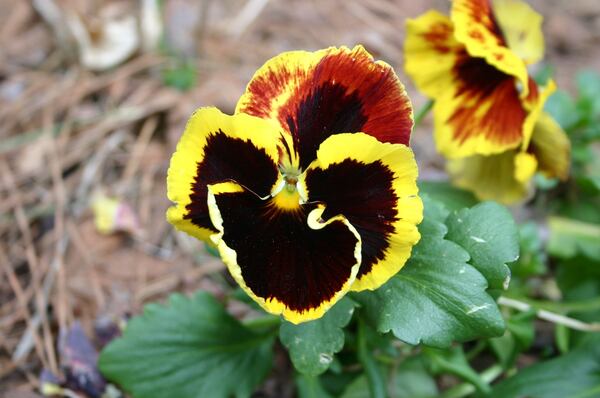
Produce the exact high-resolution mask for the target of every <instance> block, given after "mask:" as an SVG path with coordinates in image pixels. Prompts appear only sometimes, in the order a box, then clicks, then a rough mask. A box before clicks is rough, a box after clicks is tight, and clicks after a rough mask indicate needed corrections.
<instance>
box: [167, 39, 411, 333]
mask: <svg viewBox="0 0 600 398" xmlns="http://www.w3.org/2000/svg"><path fill="white" fill-rule="evenodd" d="M412 124H413V120H412V108H411V104H410V101H409V99H408V97H407V95H406V93H405V91H404V88H403V86H402V85H401V83H400V82H399V80H398V78H397V76H396V75H395V73H394V71H393V70H392V68H391V67H390V66H389V65H387V64H385V63H383V62H381V61H377V62H375V61H374V60H373V58H372V57H371V56H370V54H369V53H367V52H366V51H365V49H364V48H363V47H361V46H357V47H355V48H354V49H352V50H350V49H348V48H345V47H342V48H328V49H325V50H321V51H317V52H304V51H293V52H287V53H283V54H280V55H279V56H276V57H275V58H273V59H271V60H269V61H268V62H267V63H266V64H265V65H264V66H262V67H261V68H260V69H259V70H258V71H257V72H256V74H255V75H254V77H253V78H252V80H251V81H250V83H249V84H248V87H247V89H246V92H245V93H244V95H243V96H242V97H241V98H240V100H239V102H238V104H237V108H236V112H235V114H234V115H233V116H229V115H226V114H223V113H221V112H220V111H219V110H217V109H216V108H201V109H199V110H197V111H196V112H195V113H194V114H193V115H192V117H191V118H190V120H189V122H188V124H187V127H186V129H185V132H184V134H183V136H182V138H181V140H180V142H179V144H178V145H177V149H176V152H175V154H174V155H173V157H172V159H171V165H170V167H169V172H168V181H167V185H168V196H169V199H170V200H171V201H173V202H175V203H176V204H175V205H174V206H173V207H171V208H170V209H169V211H168V213H167V218H168V220H169V221H170V222H171V223H173V224H174V225H175V227H177V228H178V229H180V230H183V231H185V232H187V233H189V234H191V235H193V236H195V237H197V238H199V239H203V240H209V239H210V240H211V241H212V242H214V243H215V244H216V246H217V248H218V250H219V253H220V255H221V257H222V259H223V261H224V262H225V264H226V265H227V267H228V269H229V271H230V272H231V275H232V276H233V277H234V279H235V280H236V281H237V283H238V284H239V285H240V286H241V287H242V288H243V289H244V290H245V291H246V292H247V293H248V294H249V295H250V297H252V298H253V299H254V300H255V301H256V302H257V303H258V304H260V305H261V306H262V307H263V308H264V309H265V310H267V311H268V312H271V313H274V314H282V315H283V316H284V317H285V318H286V319H287V320H289V321H291V322H294V323H299V322H304V321H308V320H311V319H315V318H319V317H320V316H322V315H323V314H324V312H325V311H326V310H327V309H328V308H330V307H331V306H332V305H333V304H334V303H335V302H336V301H337V300H339V299H340V298H341V297H342V296H343V295H344V294H345V293H346V292H348V291H349V290H364V289H375V288H377V287H379V286H380V285H382V284H383V283H385V282H386V281H387V280H388V279H389V278H390V277H391V276H392V275H394V274H395V273H397V272H398V271H399V270H400V268H401V267H402V266H403V265H404V263H405V262H406V260H407V259H408V257H409V256H410V253H411V249H412V246H414V245H415V243H416V242H417V241H418V240H419V238H420V235H419V233H418V231H417V227H416V225H417V224H418V223H419V222H420V221H421V219H422V203H421V200H420V198H419V197H418V195H417V193H418V191H417V186H416V178H417V166H416V163H415V160H414V157H413V154H412V151H411V150H410V149H409V148H408V143H409V138H410V133H411V129H412Z"/></svg>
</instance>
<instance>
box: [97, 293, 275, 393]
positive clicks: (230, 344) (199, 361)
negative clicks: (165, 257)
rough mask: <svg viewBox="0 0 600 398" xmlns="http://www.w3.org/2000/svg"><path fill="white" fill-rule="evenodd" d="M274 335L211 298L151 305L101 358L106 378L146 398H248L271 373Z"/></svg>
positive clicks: (179, 297)
mask: <svg viewBox="0 0 600 398" xmlns="http://www.w3.org/2000/svg"><path fill="white" fill-rule="evenodd" d="M273 340H274V338H273V335H272V334H259V333H255V332H253V331H251V330H249V329H248V328H246V327H244V326H243V325H242V324H241V323H240V322H238V321H237V320H236V319H234V318H233V317H231V316H230V315H229V314H227V312H226V311H225V309H224V308H223V306H222V305H221V304H220V303H219V302H217V301H216V300H215V299H214V298H213V297H212V296H210V295H209V294H207V293H205V292H200V293H198V294H196V295H195V296H194V297H193V298H187V297H184V296H182V295H180V294H174V295H172V296H171V297H170V298H169V304H168V305H167V306H163V305H156V304H150V305H147V306H146V307H145V309H144V313H143V315H141V316H138V317H134V318H133V319H132V320H131V321H129V323H128V324H127V328H126V329H125V332H124V334H123V336H122V337H120V338H118V339H116V340H115V341H113V342H111V343H110V344H109V345H108V346H107V347H106V348H105V349H104V350H103V351H102V353H101V355H100V359H99V367H100V370H101V371H102V373H103V374H104V376H105V377H106V378H107V379H108V380H110V381H112V382H115V383H117V384H119V385H121V386H122V387H123V388H124V389H125V390H126V391H128V392H129V393H131V395H132V396H133V397H140V398H141V397H143V398H162V397H179V398H201V397H211V398H220V397H223V398H228V397H231V396H235V397H248V396H250V394H251V393H252V392H253V391H254V390H255V389H256V388H257V386H258V385H259V384H260V383H261V382H262V380H263V379H264V378H265V377H266V375H267V374H268V373H269V371H270V369H271V366H272V361H273Z"/></svg>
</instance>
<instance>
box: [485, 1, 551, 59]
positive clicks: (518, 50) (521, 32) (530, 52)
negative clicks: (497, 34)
mask: <svg viewBox="0 0 600 398" xmlns="http://www.w3.org/2000/svg"><path fill="white" fill-rule="evenodd" d="M493 8H494V14H495V15H496V19H497V21H498V25H500V28H501V29H502V32H503V33H504V37H505V38H506V41H507V43H508V47H509V48H510V49H511V50H512V51H513V52H514V53H515V54H517V55H518V56H519V57H520V58H521V59H522V60H523V61H525V63H526V64H533V63H536V62H538V61H539V60H541V59H542V58H543V57H544V35H543V34H542V20H543V18H542V16H541V15H540V14H538V13H537V12H535V11H534V10H533V9H532V8H531V7H530V6H529V5H528V4H527V3H525V2H523V1H520V0H494V3H493Z"/></svg>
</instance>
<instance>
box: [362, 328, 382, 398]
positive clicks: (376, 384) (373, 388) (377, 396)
mask: <svg viewBox="0 0 600 398" xmlns="http://www.w3.org/2000/svg"><path fill="white" fill-rule="evenodd" d="M357 349H358V359H359V360H360V362H361V363H362V365H363V366H364V368H365V373H366V375H367V380H368V382H369V391H370V392H371V397H373V398H385V397H386V396H387V394H386V388H385V381H384V380H383V375H382V374H381V369H380V368H379V367H378V366H377V363H376V362H375V359H374V358H373V356H372V353H371V352H370V351H369V348H368V346H367V337H366V325H365V321H364V320H363V319H361V318H360V317H359V318H358V336H357Z"/></svg>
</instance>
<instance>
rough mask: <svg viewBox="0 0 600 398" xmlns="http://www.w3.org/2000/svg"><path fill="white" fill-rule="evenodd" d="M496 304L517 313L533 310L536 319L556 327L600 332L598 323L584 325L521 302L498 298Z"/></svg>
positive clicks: (575, 320) (576, 320)
mask: <svg viewBox="0 0 600 398" xmlns="http://www.w3.org/2000/svg"><path fill="white" fill-rule="evenodd" d="M498 304H500V305H503V306H505V307H510V308H514V309H516V310H519V311H529V310H531V309H534V310H535V311H536V315H537V317H538V318H540V319H543V320H545V321H548V322H552V323H555V324H557V325H563V326H566V327H568V328H571V329H575V330H579V331H582V332H600V323H597V322H594V323H585V322H582V321H580V320H578V319H574V318H569V317H568V316H564V315H560V314H556V313H554V312H550V311H546V310H540V309H537V308H535V307H533V306H532V305H530V304H527V303H525V302H523V301H519V300H515V299H511V298H508V297H504V296H500V297H498Z"/></svg>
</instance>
